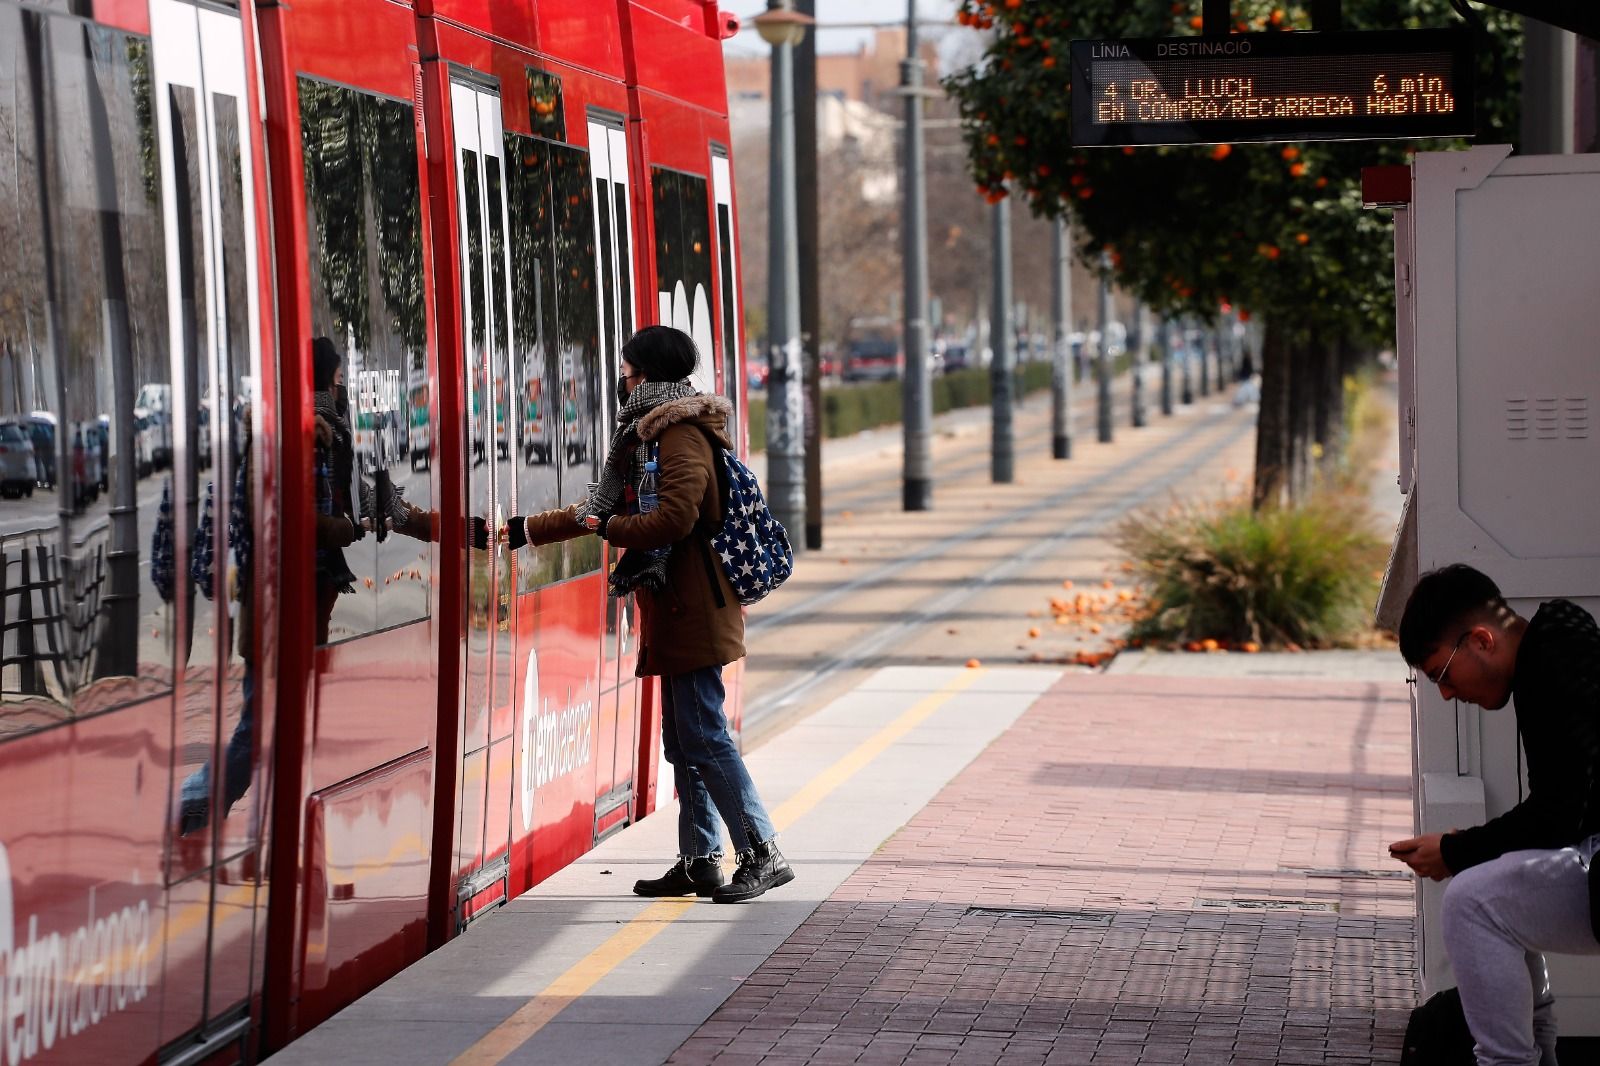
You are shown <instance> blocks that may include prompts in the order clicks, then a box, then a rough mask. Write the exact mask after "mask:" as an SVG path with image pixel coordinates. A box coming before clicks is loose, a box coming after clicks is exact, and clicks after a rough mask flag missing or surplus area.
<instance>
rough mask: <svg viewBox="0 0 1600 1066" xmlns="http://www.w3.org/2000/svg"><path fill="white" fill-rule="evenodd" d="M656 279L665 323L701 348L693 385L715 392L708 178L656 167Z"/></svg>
mask: <svg viewBox="0 0 1600 1066" xmlns="http://www.w3.org/2000/svg"><path fill="white" fill-rule="evenodd" d="M650 184H651V186H652V188H653V189H654V190H655V194H654V195H655V225H656V276H657V278H658V283H659V285H660V286H661V291H660V296H659V299H660V302H661V308H662V313H661V321H662V323H663V324H664V325H669V326H673V327H675V328H677V329H681V330H683V331H684V332H685V333H687V334H689V336H691V337H693V338H694V343H695V347H697V348H699V349H700V365H699V366H698V367H697V368H696V369H695V373H694V381H695V385H696V387H697V388H699V389H700V390H701V391H702V392H711V391H713V390H714V385H715V382H716V375H715V372H714V368H713V366H712V361H713V360H714V359H715V358H716V351H715V349H714V347H713V346H712V340H711V302H710V301H711V222H710V218H711V216H710V194H709V192H708V188H707V182H706V179H705V178H702V177H700V176H699V175H697V174H684V173H682V172H680V171H676V170H665V169H663V168H661V167H657V168H655V170H654V171H652V172H651V175H650Z"/></svg>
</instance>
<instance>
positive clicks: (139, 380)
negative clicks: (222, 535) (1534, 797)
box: [0, 5, 174, 739]
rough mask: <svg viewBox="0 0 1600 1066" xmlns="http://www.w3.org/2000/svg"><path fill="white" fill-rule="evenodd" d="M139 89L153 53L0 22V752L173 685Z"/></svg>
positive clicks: (160, 279)
mask: <svg viewBox="0 0 1600 1066" xmlns="http://www.w3.org/2000/svg"><path fill="white" fill-rule="evenodd" d="M150 84H151V66H150V52H149V46H148V43H147V42H146V41H144V40H142V39H140V38H135V37H130V36H127V35H124V34H121V33H118V32H116V31H113V30H110V29H108V28H106V27H102V26H96V25H93V24H92V23H88V22H85V21H80V20H77V19H66V18H59V17H56V16H53V15H50V14H47V13H44V12H42V11H39V10H30V9H26V8H19V7H18V6H16V5H4V6H0V247H3V248H4V249H5V255H4V257H3V262H0V612H3V616H0V621H3V623H4V626H3V628H0V739H4V738H9V737H13V736H17V735H20V734H22V733H26V732H28V731H31V730H33V729H36V728H41V727H44V726H47V725H51V724H53V723H56V722H60V721H63V720H66V719H69V718H71V717H73V716H75V715H84V714H92V713H96V712H99V711H104V710H109V709H111V708H114V707H118V706H122V705H125V704H128V703H131V702H134V701H137V700H141V699H143V698H146V697H149V696H152V695H156V694H159V693H162V692H165V691H169V690H170V688H171V684H172V663H173V620H174V612H173V607H172V603H171V600H172V595H171V593H172V586H171V585H168V586H167V588H166V590H165V592H162V591H161V590H159V589H158V587H157V584H156V583H155V582H154V581H152V576H153V575H154V574H155V573H156V572H157V567H154V566H152V565H151V564H152V559H151V556H150V550H151V546H152V540H153V538H154V536H155V533H156V529H157V525H158V516H159V514H160V512H161V500H162V490H163V487H164V484H165V478H164V477H163V476H161V475H160V473H159V472H160V470H161V468H162V467H163V466H165V465H166V462H167V461H168V460H169V458H170V446H168V447H166V448H162V447H161V442H162V440H163V439H164V438H163V432H164V431H165V432H167V433H170V426H171V422H170V417H171V411H170V404H157V403H156V402H154V398H155V397H160V396H170V390H171V371H170V369H169V367H170V363H169V358H168V319H167V296H166V269H165V251H166V246H165V240H164V236H163V229H162V213H161V203H160V174H159V167H160V163H159V161H158V157H157V155H156V153H155V151H154V148H153V145H154V143H155V135H154V132H153V125H152V124H153V121H154V118H153V100H152V97H151V92H150ZM41 116H43V117H44V118H45V121H44V122H43V123H38V124H36V121H35V120H36V119H37V118H39V117H41ZM141 402H144V403H145V406H144V408H143V409H140V404H141ZM158 413H159V416H160V417H159V418H157V414H158ZM165 439H167V440H170V436H168V437H166V438H165ZM63 515H65V518H63V517H62V516H63ZM168 529H169V530H170V521H169V523H168ZM167 573H168V574H169V576H170V573H171V569H170V567H169V569H168V570H167Z"/></svg>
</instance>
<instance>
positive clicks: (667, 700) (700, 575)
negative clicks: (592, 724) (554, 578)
mask: <svg viewBox="0 0 1600 1066" xmlns="http://www.w3.org/2000/svg"><path fill="white" fill-rule="evenodd" d="M698 361H699V356H698V353H697V352H696V351H695V346H694V341H693V340H691V339H690V338H689V336H688V334H686V333H684V332H683V331H682V330H676V329H673V328H671V327H670V326H646V327H644V328H643V329H641V330H640V331H639V332H638V333H636V334H634V336H633V338H632V339H631V340H629V341H628V343H627V344H625V345H623V346H622V365H621V367H619V368H618V375H619V382H620V384H619V385H618V388H617V398H618V399H619V400H620V401H621V406H620V407H619V408H618V409H617V420H616V425H617V428H616V430H615V432H613V433H612V435H611V448H610V451H609V452H608V453H607V455H606V461H605V467H604V472H603V474H602V475H601V479H600V482H599V484H598V485H597V486H596V487H595V490H594V492H593V493H592V494H591V495H590V496H589V497H588V499H586V500H582V501H580V502H578V503H575V504H573V505H572V506H570V507H564V508H560V509H558V510H551V511H545V512H543V513H541V514H536V515H531V516H529V517H528V518H526V519H523V518H522V517H520V516H513V517H512V518H511V520H510V523H509V527H508V531H507V536H508V538H509V543H510V544H511V546H512V548H517V547H520V546H521V545H522V544H523V543H528V544H533V545H540V544H551V543H554V542H556V541H562V540H571V539H572V538H574V537H577V536H580V535H583V534H584V533H586V532H593V533H598V534H599V535H600V536H601V537H602V538H604V539H605V540H607V541H609V542H610V543H611V544H613V545H615V546H616V547H619V548H623V549H625V552H624V554H623V556H622V559H621V561H620V562H618V564H617V567H616V569H615V570H614V571H613V572H612V574H611V580H610V585H611V594H612V595H613V596H620V595H626V594H628V593H630V592H637V593H640V594H641V595H640V598H639V603H640V614H641V616H642V624H641V629H642V634H641V638H640V646H639V667H638V672H639V676H641V677H660V678H661V679H662V688H661V702H662V717H661V739H662V745H663V748H664V750H665V752H666V756H667V761H668V762H670V763H671V764H672V768H673V778H674V782H675V784H676V785H677V790H678V801H679V808H678V861H677V862H675V863H673V865H672V868H671V869H669V870H668V871H667V872H666V873H665V874H663V875H662V876H660V877H656V878H651V879H647V880H641V881H639V882H637V883H636V884H635V885H634V886H633V890H634V892H636V893H637V894H639V895H641V896H687V895H691V894H693V895H697V896H710V897H711V898H712V900H714V901H715V902H717V903H739V902H742V901H744V900H749V899H754V898H755V897H757V896H759V895H761V894H762V893H764V892H766V891H767V890H768V889H771V888H777V887H778V886H780V885H786V884H788V883H789V882H790V881H793V880H794V871H793V870H792V869H790V867H789V864H788V863H787V862H786V861H785V860H784V858H783V854H782V853H781V852H780V851H779V850H778V844H777V831H776V830H775V829H774V828H773V826H772V819H771V818H769V817H768V816H767V810H766V808H765V807H764V806H763V805H762V803H761V797H760V796H759V795H758V794H757V793H756V787H755V782H754V781H752V780H751V779H750V772H749V771H748V770H747V769H746V768H745V764H744V759H743V758H741V757H740V755H739V748H738V745H736V744H735V743H734V741H733V738H732V736H730V735H729V732H728V722H727V718H726V717H725V716H724V714H723V709H722V705H723V700H724V690H723V685H722V668H723V666H725V665H727V664H728V663H731V662H736V661H738V660H740V659H742V658H744V612H743V610H741V608H740V606H739V601H738V600H737V599H736V598H735V597H734V591H733V586H732V584H731V583H730V582H729V581H728V576H727V574H726V573H724V572H723V569H722V567H721V566H720V565H718V564H717V563H716V562H715V561H713V560H712V558H711V555H710V552H711V547H710V543H709V541H708V539H707V536H706V534H705V533H704V530H705V529H708V528H709V529H716V528H719V527H720V525H721V522H722V514H721V510H722V504H721V501H720V499H719V497H718V491H717V477H716V467H715V466H714V463H715V462H716V457H717V453H716V452H715V451H714V450H713V445H715V447H718V448H728V447H731V446H732V442H731V441H730V440H729V438H728V429H727V427H728V418H729V416H730V414H731V413H732V405H731V404H729V403H728V401H727V400H725V399H723V398H722V397H720V396H705V395H702V394H700V393H698V392H696V391H695V389H694V386H692V385H691V384H689V376H690V375H691V374H693V373H694V369H695V365H696V363H697V362H698ZM652 462H653V463H654V464H655V470H654V471H652V473H657V474H658V475H659V482H658V487H657V488H656V493H655V495H656V499H654V500H650V499H649V497H648V494H641V492H640V491H639V490H638V486H640V484H641V478H642V477H643V475H644V473H645V470H646V469H647V464H649V463H652ZM718 815H720V816H721V817H720V819H719V818H718ZM724 823H725V824H726V825H727V827H728V832H729V834H730V835H731V836H732V838H733V846H734V850H735V852H736V854H737V855H738V868H737V869H736V870H735V871H734V875H733V880H732V881H731V882H730V883H724V878H723V874H722V825H723V824H724Z"/></svg>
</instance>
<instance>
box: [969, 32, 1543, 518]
mask: <svg viewBox="0 0 1600 1066" xmlns="http://www.w3.org/2000/svg"><path fill="white" fill-rule="evenodd" d="M1233 14H1234V18H1235V19H1236V20H1237V21H1236V23H1235V25H1234V29H1235V30H1237V31H1240V32H1244V31H1252V32H1278V31H1290V30H1294V29H1309V28H1310V17H1309V13H1308V11H1307V10H1306V9H1304V8H1299V7H1294V6H1286V7H1278V6H1275V5H1273V4H1271V3H1267V2H1262V0H1234V3H1233ZM957 18H958V20H959V21H960V22H961V23H963V24H965V25H968V26H972V27H974V28H976V29H979V30H985V31H989V32H990V33H991V39H990V41H989V44H988V47H987V49H986V51H985V53H984V57H983V59H982V61H981V62H979V63H978V64H976V65H974V66H973V67H970V68H968V69H966V70H963V71H959V72H957V73H955V74H953V75H951V76H950V77H948V78H946V79H945V82H944V84H945V87H946V89H947V90H949V92H950V93H951V95H952V96H953V97H954V98H955V99H956V100H957V102H958V104H959V106H960V108H961V115H962V120H963V127H964V132H965V138H966V144H967V149H968V156H969V162H970V165H971V169H972V173H973V175H974V177H975V179H976V181H977V184H978V190H979V192H980V193H981V194H982V195H984V196H985V197H986V198H987V199H989V200H990V201H991V202H993V201H996V200H998V199H1000V198H1001V197H1004V196H1007V195H1016V196H1019V197H1021V198H1022V199H1024V200H1026V201H1027V203H1028V205H1029V206H1030V207H1031V208H1032V210H1033V211H1034V212H1035V213H1036V214H1042V215H1049V216H1057V215H1060V214H1062V213H1064V212H1069V211H1070V213H1071V215H1072V217H1073V219H1074V222H1075V232H1076V234H1077V240H1078V249H1077V250H1078V252H1079V254H1080V255H1082V256H1083V257H1084V259H1085V261H1086V262H1089V263H1091V264H1093V263H1097V262H1099V261H1101V259H1102V253H1107V258H1109V261H1110V263H1111V273H1112V275H1113V278H1114V280H1115V282H1116V283H1117V284H1118V285H1120V286H1122V287H1123V288H1125V289H1127V290H1129V291H1131V292H1133V293H1135V294H1137V295H1138V296H1139V298H1140V299H1142V300H1144V301H1145V302H1147V303H1148V304H1150V305H1151V306H1152V307H1153V308H1154V309H1155V310H1156V311H1158V312H1159V313H1163V314H1167V315H1185V314H1189V315H1195V316H1199V317H1201V318H1202V319H1211V318H1213V317H1214V316H1215V314H1216V313H1217V310H1218V309H1219V308H1220V307H1222V306H1224V305H1227V304H1230V303H1231V304H1232V305H1233V306H1234V307H1237V308H1239V309H1240V310H1241V312H1242V313H1243V314H1244V315H1246V316H1248V315H1251V314H1255V315H1259V316H1261V318H1262V320H1263V324H1264V326H1265V335H1264V342H1263V350H1262V363H1263V366H1262V378H1263V380H1262V407H1261V416H1260V420H1259V423H1258V429H1257V446H1256V476H1255V493H1254V495H1255V500H1256V503H1257V504H1258V505H1260V504H1263V503H1269V502H1277V501H1279V500H1281V499H1284V498H1285V497H1290V498H1292V497H1293V496H1296V495H1298V494H1299V492H1300V491H1301V490H1302V489H1303V488H1305V487H1306V486H1307V485H1308V484H1309V483H1310V478H1311V469H1312V456H1314V455H1317V454H1319V453H1320V454H1321V455H1323V456H1324V457H1325V461H1327V462H1333V461H1336V459H1337V456H1338V453H1339V451H1340V446H1341V441H1340V429H1341V427H1342V423H1343V417H1342V406H1341V405H1342V400H1343V394H1344V392H1343V388H1342V380H1343V377H1344V374H1345V372H1346V371H1347V370H1348V369H1349V367H1350V366H1351V364H1352V363H1353V361H1354V360H1355V359H1356V358H1357V357H1358V353H1362V352H1368V351H1372V350H1375V349H1376V348H1377V347H1379V346H1381V345H1383V344H1384V343H1386V342H1388V340H1389V338H1392V337H1393V336H1394V323H1393V315H1394V310H1393V307H1394V305H1393V265H1392V263H1393V245H1392V239H1391V233H1390V228H1389V223H1388V219H1387V218H1386V217H1384V216H1379V215H1376V214H1375V213H1373V212H1370V211H1363V210H1362V207H1361V194H1360V171H1361V168H1362V167H1363V166H1371V165H1375V164H1382V163H1396V162H1403V161H1404V159H1405V158H1406V153H1407V152H1408V151H1409V149H1408V148H1407V147H1406V146H1404V145H1403V144H1400V143H1398V142H1337V141H1327V142H1308V143H1296V144H1214V145H1197V146H1185V147H1152V148H1092V149H1090V148H1081V149H1080V148H1074V147H1072V143H1071V112H1072V102H1071V95H1070V93H1071V85H1070V79H1069V71H1068V67H1069V55H1068V44H1069V42H1070V41H1072V40H1073V39H1074V38H1118V37H1166V36H1175V35H1182V34H1192V33H1198V32H1199V30H1200V26H1201V20H1200V2H1199V0H1180V2H1176V3H1174V2H1172V0H963V3H962V6H961V8H960V9H959V11H958V14H957ZM1479 18H1480V20H1481V24H1480V27H1479V29H1478V31H1477V33H1476V37H1477V46H1478V47H1477V54H1478V60H1479V66H1480V70H1479V73H1478V101H1477V111H1476V122H1477V127H1478V139H1479V141H1480V142H1483V143H1492V142H1495V141H1504V140H1506V139H1507V138H1508V137H1509V136H1510V135H1511V131H1512V130H1514V128H1515V123H1516V108H1517V102H1518V96H1517V93H1518V86H1517V84H1516V77H1517V72H1518V68H1519V63H1518V57H1519V56H1520V50H1521V37H1520V31H1519V24H1518V20H1517V17H1516V16H1514V15H1510V14H1507V13H1505V12H1498V11H1493V12H1490V11H1486V12H1482V13H1481V14H1480V15H1479ZM1344 19H1345V28H1347V29H1405V28H1415V27H1421V26H1448V25H1451V24H1453V23H1457V22H1458V21H1459V19H1458V16H1457V15H1456V14H1455V13H1454V12H1453V11H1452V9H1451V5H1450V0H1345V3H1344ZM1445 146H1447V145H1445V144H1441V143H1436V144H1433V145H1429V146H1428V147H1445Z"/></svg>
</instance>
